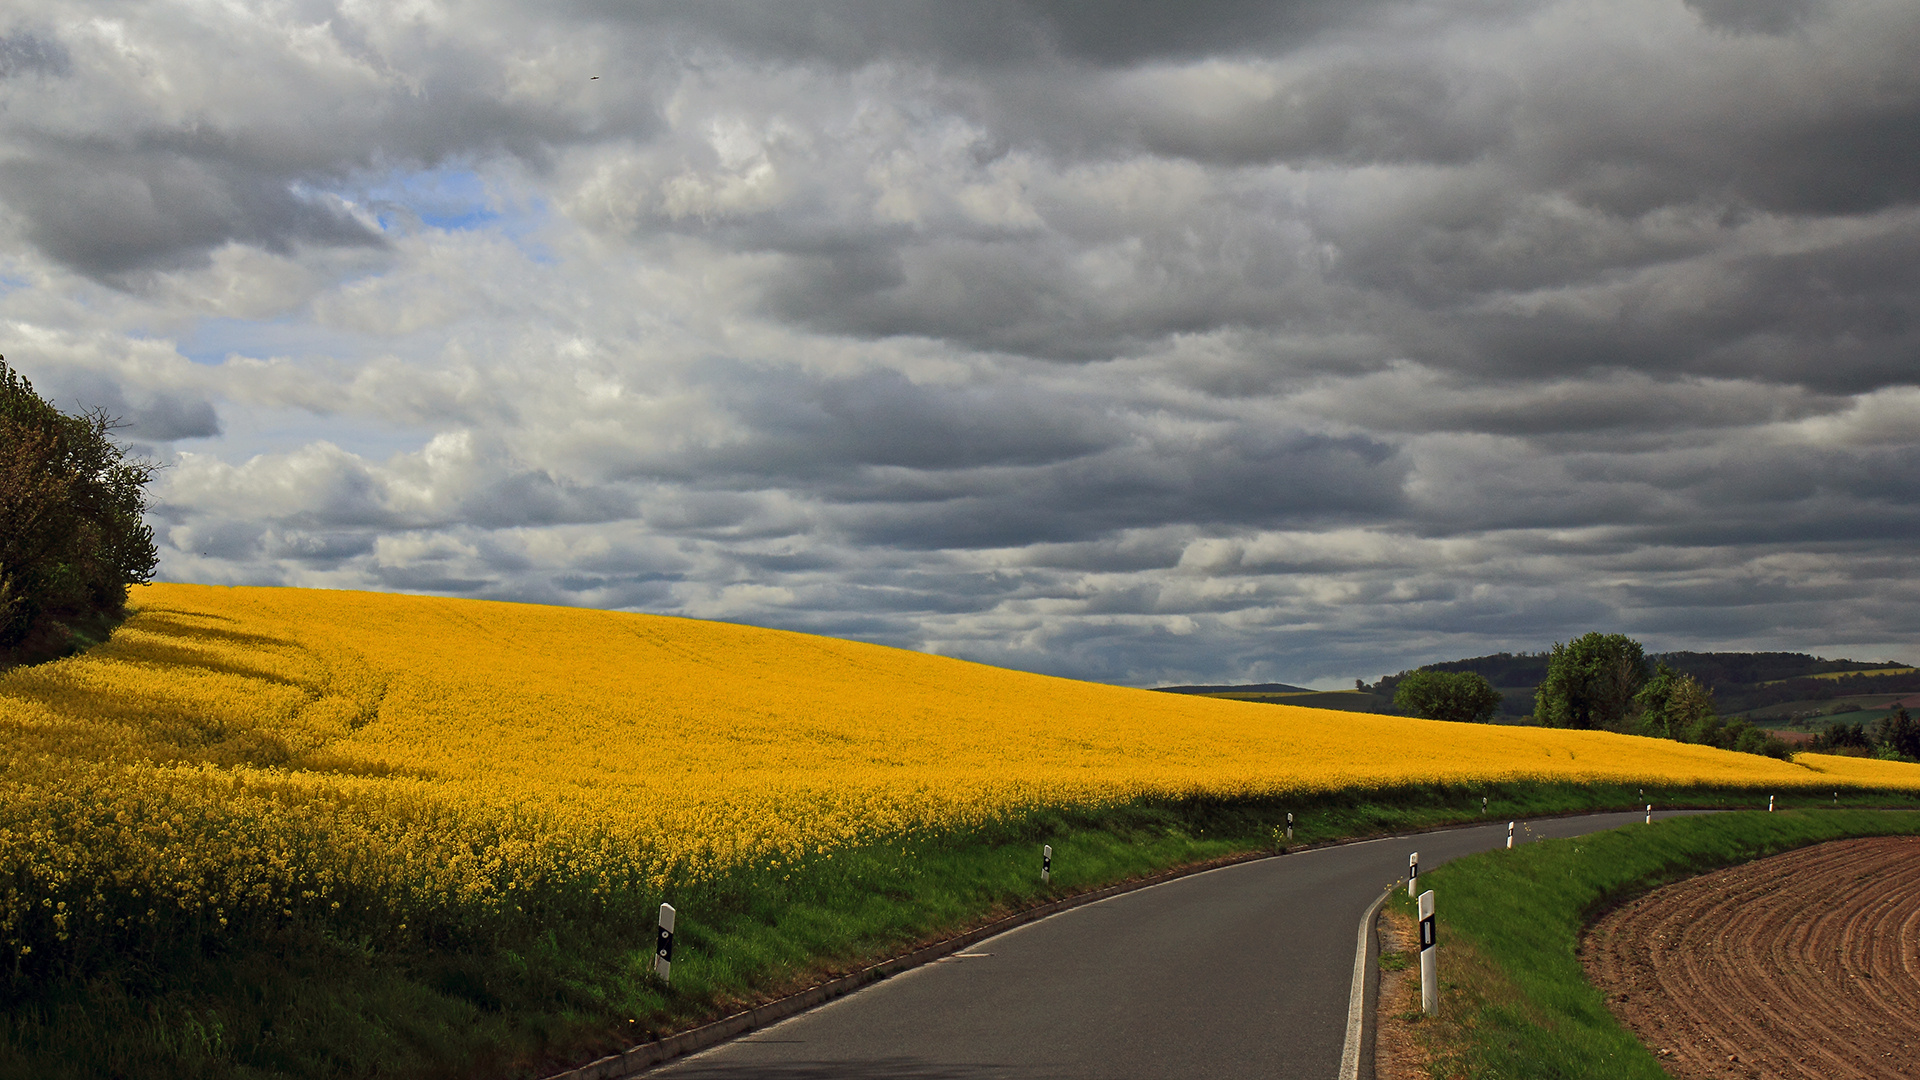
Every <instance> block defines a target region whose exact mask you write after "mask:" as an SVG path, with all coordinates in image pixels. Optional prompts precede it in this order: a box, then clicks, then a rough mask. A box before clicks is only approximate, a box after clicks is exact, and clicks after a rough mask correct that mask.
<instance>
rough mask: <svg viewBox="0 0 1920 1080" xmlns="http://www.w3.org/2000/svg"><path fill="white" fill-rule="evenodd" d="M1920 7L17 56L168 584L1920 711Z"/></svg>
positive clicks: (452, 35) (47, 362)
mask: <svg viewBox="0 0 1920 1080" xmlns="http://www.w3.org/2000/svg"><path fill="white" fill-rule="evenodd" d="M1916 56H1920V5H1915V4H1914V3H1912V0H1684V2H1683V0H1613V2H1608V3H1593V2H1585V3H1555V2H1535V3H1513V2H1506V0H1452V2H1434V3H1426V2H1421V3H1398V2H1353V0H1341V2H1334V0H1308V2H1295V3H1286V2H1271V0H1269V2H1263V3H1254V2H1246V0H1185V2H1183V3H1179V4H1169V3H1144V2H1118V3H1088V2H1072V3H1070V2H1066V0H970V2H967V3H951V2H935V0H868V2H853V0H844V2H831V0H820V2H803V0H781V2H763V3H743V2H735V0H697V2H696V0H686V2H680V3H649V2H644V0H575V2H554V0H542V2H539V3H534V2H509V0H473V2H447V0H400V2H395V0H379V2H373V0H260V2H252V3H245V4H208V3H189V2H184V0H182V2H145V3H141V2H127V0H58V2H53V0H12V2H10V3H8V4H7V5H6V7H5V9H4V12H0V353H4V355H5V356H6V359H7V362H8V363H9V364H11V365H13V366H15V367H16V368H18V369H19V370H20V371H21V372H23V373H24V374H26V375H27V376H28V377H29V378H31V379H32V380H33V381H34V383H35V385H36V386H37V387H38V388H39V389H40V390H42V391H43V392H45V393H47V394H48V395H49V396H50V397H52V398H54V399H55V400H56V401H58V402H59V403H60V404H61V405H63V406H64V407H68V408H76V409H77V408H92V407H97V408H104V409H106V410H107V411H109V412H111V413H113V414H115V415H117V416H120V417H122V418H124V420H125V421H126V424H127V426H126V427H125V428H124V429H123V432H122V435H123V438H124V439H125V441H127V442H129V443H131V444H133V445H134V446H136V447H137V448H138V449H139V450H140V451H141V452H143V453H145V454H147V455H149V456H151V457H152V458H155V459H157V460H160V461H163V462H165V463H166V465H167V468H166V469H165V470H164V471H163V473H162V474H161V477H160V479H159V480H158V481H157V483H156V485H155V496H156V505H155V507H154V510H153V512H152V522H153V524H154V527H155V530H156V533H157V535H158V539H159V543H160V547H161V553H162V559H161V571H160V577H161V578H163V579H166V580H179V581H199V582H216V583H232V584H289V585H305V586H317V587H328V588H365V589H380V590H398V591H412V592H426V593H439V594H448V595H462V596H476V597H490V598H500V599H511V600H528V601H538V602H546V603H560V604H575V605H590V606H594V607H606V608H625V609H632V610H640V611H651V612H662V613H672V614H683V615H692V616H698V617H702V618H716V619H726V620H732V621H739V622H748V623H755V624H760V625H767V626H779V627H787V628H793V629H800V630H807V631H814V632H819V633H827V634H834V635H838V636H844V637H853V638H860V639H864V640H870V641H877V642H883V643H887V644H893V645H902V646H907V647H910V648H916V649H923V650H929V651H935V652H940V653H945V654H949V655H955V656H963V657H967V658H970V659H977V660H983V661H987V662H990V663H995V664H1002V665H1007V666H1012V667H1018V668H1025V669H1030V670H1037V671H1045V672H1050V673H1057V674H1065V675H1072V676H1077V677H1081V678H1089V679H1096V680H1102V681H1110V682H1120V683H1129V684H1135V685H1156V684H1163V683H1174V682H1194V681H1209V682H1225V681H1267V680H1280V681H1288V682H1299V683H1310V684H1314V685H1321V686H1338V685H1342V684H1347V683H1349V682H1350V680H1351V679H1353V678H1355V677H1365V678H1369V679H1371V678H1373V677H1376V676H1378V675H1380V674H1382V673H1386V672H1392V671H1397V670H1400V669H1401V668H1404V667H1410V666H1413V665H1416V664H1419V663H1422V662H1428V661H1433V660H1441V659H1451V658H1455V657H1460V656H1468V655H1475V654H1480V653H1486V652H1492V651H1497V650H1519V649H1529V650H1530V649H1539V648H1543V647H1546V646H1548V645H1550V644H1551V643H1552V642H1554V641H1556V640H1566V639H1568V638H1570V637H1572V636H1574V635H1577V634H1580V633H1583V632H1585V631H1588V630H1595V629H1598V630H1607V631H1620V632H1625V633H1629V634H1632V635H1634V636H1636V637H1638V638H1640V639H1641V640H1642V641H1644V642H1645V643H1646V644H1647V646H1648V647H1649V649H1659V650H1665V649H1681V648H1693V649H1760V648H1780V649H1791V650H1796V651H1813V652H1819V653H1822V654H1824V655H1829V656H1851V657H1854V658H1856V659H1882V658H1894V659H1902V660H1914V659H1916V658H1920V647H1917V646H1920V603H1917V602H1916V601H1920V573H1916V571H1920V557H1917V556H1920V64H1916V63H1915V62H1914V58H1915V57H1916Z"/></svg>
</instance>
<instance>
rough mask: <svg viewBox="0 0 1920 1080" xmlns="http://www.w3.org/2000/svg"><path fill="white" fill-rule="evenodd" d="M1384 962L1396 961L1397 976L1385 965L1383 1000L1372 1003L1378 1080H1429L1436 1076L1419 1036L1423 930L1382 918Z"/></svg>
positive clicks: (1387, 913) (1387, 915) (1400, 919)
mask: <svg viewBox="0 0 1920 1080" xmlns="http://www.w3.org/2000/svg"><path fill="white" fill-rule="evenodd" d="M1379 932H1380V958H1381V960H1382V961H1385V960H1387V958H1389V957H1392V956H1398V957H1400V958H1401V959H1402V960H1404V961H1405V966H1403V967H1401V968H1399V970H1389V969H1388V965H1387V964H1386V963H1382V964H1381V972H1380V996H1379V998H1378V999H1376V1000H1375V1002H1374V1013H1373V1016H1374V1023H1373V1032H1374V1034H1373V1076H1374V1080H1427V1078H1428V1077H1429V1076H1431V1075H1432V1070H1431V1069H1430V1068H1429V1066H1428V1060H1429V1059H1428V1055H1427V1051H1426V1047H1425V1046H1424V1045H1422V1043H1421V1041H1420V1039H1419V1038H1418V1037H1417V1035H1416V1025H1417V1024H1418V1023H1419V1022H1420V1021H1419V1019H1418V1018H1419V1017H1420V1016H1421V1013H1420V964H1419V963H1418V961H1417V959H1416V957H1417V956H1418V955H1419V951H1420V930H1419V928H1418V927H1417V926H1416V925H1414V921H1413V920H1412V919H1409V918H1407V917H1406V916H1405V915H1402V914H1401V913H1400V912H1398V911H1396V910H1394V909H1392V908H1387V909H1385V910H1383V911H1382V912H1381V913H1380V924H1379Z"/></svg>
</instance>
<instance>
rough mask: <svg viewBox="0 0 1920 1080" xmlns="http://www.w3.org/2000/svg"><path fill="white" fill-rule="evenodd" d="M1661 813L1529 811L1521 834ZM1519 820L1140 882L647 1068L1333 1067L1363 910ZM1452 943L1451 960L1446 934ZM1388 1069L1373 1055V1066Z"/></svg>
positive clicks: (1054, 1077)
mask: <svg viewBox="0 0 1920 1080" xmlns="http://www.w3.org/2000/svg"><path fill="white" fill-rule="evenodd" d="M1667 816H1671V815H1667V814H1656V815H1655V817H1667ZM1642 819H1643V815H1641V814H1639V813H1629V814H1596V815H1590V816H1586V817H1577V818H1553V819H1546V820H1541V821H1533V822H1522V827H1521V829H1520V830H1519V833H1518V839H1517V840H1516V842H1524V841H1525V840H1528V839H1534V838H1540V837H1547V836H1577V835H1580V834H1583V833H1588V832H1596V831H1599V830H1602V829H1609V828H1613V827H1615V826H1618V825H1623V824H1627V823H1629V822H1638V821H1641V820H1642ZM1506 829H1507V827H1506V822H1505V821H1501V822H1500V823H1498V824H1495V825H1486V826H1474V827H1468V828H1463V829H1452V830H1447V831H1444V832H1432V833H1422V834H1419V835H1412V836H1404V837H1393V838H1389V839H1383V840H1372V841H1368V842H1365V843H1359V844H1348V845H1344V846H1341V847H1331V848H1321V849H1318V850H1314V851H1305V852H1300V853H1297V854H1293V855H1287V856H1284V857H1281V858H1275V859H1262V860H1259V861H1256V862H1249V863H1240V864H1237V865H1234V866H1229V867H1224V868H1222V869H1219V870H1213V871H1209V872H1207V873H1204V874H1195V875H1193V876H1191V877H1185V878H1180V879H1177V880H1175V881H1170V882H1167V883H1166V884H1163V885H1156V886H1154V887H1152V888H1148V889H1141V890H1139V891H1137V892H1131V893H1124V894H1122V895H1120V896H1116V897H1113V898H1111V899H1108V900H1103V901H1100V902H1098V903H1094V904H1088V905H1086V906H1084V907H1077V908H1072V909H1069V910H1067V911H1063V912H1061V913H1060V914H1058V915H1054V916H1051V917H1049V918H1046V919H1043V920H1041V921H1039V922H1034V923H1029V924H1028V925H1026V926H1023V927H1020V928H1018V929H1014V930H1010V931H1008V932H1007V933H1005V934H1002V935H1000V936H998V937H995V938H989V939H987V940H985V941H982V942H980V943H978V944H976V945H974V946H973V947H971V948H969V949H967V950H965V951H964V952H962V953H959V954H955V955H953V956H949V957H947V958H945V959H942V960H939V961H936V962H934V963H932V964H928V965H926V966H924V967H921V968H917V969H915V970H913V971H909V972H905V973H903V974H900V975H896V976H894V977H893V978H891V979H887V980H884V981H882V982H879V983H876V984H874V985H873V986H871V987H869V988H867V989H864V990H861V991H860V992H858V993H856V994H852V995H849V996H847V997H845V998H842V999H840V1000H838V1001H835V1002H832V1003H830V1004H827V1005H824V1006H822V1007H820V1008H818V1009H815V1010H813V1011H811V1012H807V1013H803V1014H801V1015H799V1016H795V1017H793V1018H791V1019H788V1020H786V1021H784V1022H782V1023H779V1024H776V1025H773V1026H772V1027H768V1028H765V1029H763V1030H760V1031H757V1032H754V1033H752V1034H749V1035H746V1036H743V1037H741V1038H739V1039H736V1040H734V1041H732V1042H729V1043H725V1044H722V1045H720V1046H717V1047H714V1048H712V1049H710V1050H707V1051H704V1052H702V1053H699V1054H696V1055H693V1056H691V1057H687V1058H683V1059H681V1060H679V1061H674V1062H669V1063H667V1064H665V1065H662V1066H660V1067H659V1068H657V1069H655V1070H653V1071H652V1072H649V1073H648V1074H647V1075H648V1076H649V1077H662V1078H664V1077H675V1078H682V1080H690V1078H702V1080H708V1078H712V1080H718V1078H722V1077H724V1078H727V1080H744V1078H748V1077H753V1078H766V1080H879V1078H883V1077H884V1078H889V1080H893V1078H899V1080H987V1078H995V1080H998V1078H1009V1080H1013V1078H1018V1080H1123V1078H1124V1080H1135V1078H1138V1080H1148V1078H1153V1080H1158V1078H1172V1077H1180V1078H1183V1080H1202V1078H1213V1077H1218V1078H1221V1080H1250V1078H1255V1077H1259V1078H1266V1077H1275V1078H1291V1077H1301V1078H1311V1080H1333V1078H1334V1077H1335V1076H1336V1074H1337V1073H1338V1071H1339V1068H1340V1060H1341V1050H1342V1047H1343V1046H1344V1044H1345V1041H1346V1035H1347V1016H1348V998H1349V994H1350V991H1351V986H1352V981H1353V971H1354V953H1355V943H1356V939H1357V937H1358V929H1359V923H1360V919H1361V916H1362V915H1363V914H1364V913H1365V912H1366V910H1367V908H1368V907H1369V905H1371V904H1372V903H1373V901H1374V900H1375V899H1376V898H1378V897H1379V896H1380V894H1381V892H1382V891H1383V890H1384V889H1386V888H1387V887H1388V886H1389V885H1391V884H1393V883H1395V882H1399V881H1404V880H1405V877H1406V869H1407V854H1408V853H1409V852H1411V851H1416V850H1417V851H1419V852H1420V866H1421V870H1422V872H1423V873H1424V872H1425V871H1426V870H1428V869H1431V868H1432V867H1435V866H1438V865H1440V864H1441V863H1443V862H1445V861H1447V860H1448V859H1452V858H1456V857H1458V856H1461V855H1466V854H1470V853H1472V852H1476V851H1484V850H1486V849H1489V848H1495V847H1499V846H1501V845H1502V844H1504V843H1505V842H1506ZM1445 902H1446V901H1445V898H1444V897H1442V898H1440V903H1441V904H1442V905H1444V904H1445ZM1440 947H1441V956H1442V961H1441V962H1442V965H1443V970H1444V964H1445V959H1444V958H1445V953H1446V942H1444V941H1443V942H1441V943H1440ZM1368 970H1369V971H1371V970H1373V968H1372V966H1371V965H1369V966H1368ZM1362 1056H1363V1058H1370V1057H1371V1054H1366V1055H1362ZM1370 1072H1371V1068H1370V1066H1367V1067H1364V1068H1363V1072H1362V1073H1361V1075H1362V1076H1363V1077H1365V1076H1367V1075H1369V1074H1370Z"/></svg>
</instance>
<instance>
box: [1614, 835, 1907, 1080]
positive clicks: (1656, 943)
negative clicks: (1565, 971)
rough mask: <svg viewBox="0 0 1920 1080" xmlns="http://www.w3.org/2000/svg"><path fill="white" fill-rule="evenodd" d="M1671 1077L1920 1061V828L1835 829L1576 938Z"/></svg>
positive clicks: (1860, 1070) (1886, 1066) (1871, 1073)
mask: <svg viewBox="0 0 1920 1080" xmlns="http://www.w3.org/2000/svg"><path fill="white" fill-rule="evenodd" d="M1581 962H1582V963H1583V964H1584V965H1585V967H1586V970H1587V975H1588V977H1589V978H1590V979H1592V981H1593V983H1594V985H1595V986H1598V987H1599V988H1600V989H1601V990H1602V991H1603V992H1604V993H1605V994H1606V997H1607V1005H1608V1007H1609V1008H1610V1009H1612V1010H1613V1013H1614V1015H1615V1016H1617V1017H1618V1018H1619V1019H1620V1022H1621V1023H1622V1024H1623V1025H1625V1026H1626V1027H1627V1029H1628V1030H1630V1031H1632V1032H1633V1033H1634V1034H1636V1035H1638V1036H1639V1037H1640V1040H1641V1041H1642V1042H1644V1043H1645V1044H1646V1045H1647V1047H1648V1049H1649V1050H1651V1051H1653V1053H1654V1054H1655V1055H1656V1056H1657V1057H1658V1058H1659V1060H1660V1062H1661V1064H1662V1065H1664V1066H1665V1067H1666V1069H1667V1071H1668V1072H1670V1073H1671V1074H1672V1075H1674V1076H1675V1077H1680V1078H1683V1080H1687V1078H1707V1077H1712V1078H1716V1080H1732V1078H1739V1080H1749V1078H1754V1080H1758V1078H1766V1080H1774V1078H1781V1080H1786V1078H1799V1077H1808V1078H1813V1077H1818V1078H1821V1080H1867V1078H1874V1080H1878V1078H1882V1077H1884V1078H1888V1080H1896V1078H1907V1077H1911V1076H1913V1075H1914V1074H1915V1070H1916V1067H1920V1066H1917V1065H1916V1063H1920V1025H1916V1024H1915V1023H1914V1019H1913V1018H1914V1017H1915V1016H1916V1015H1920V837H1871V838H1866V839H1857V840H1837V841H1833V842H1831V843H1826V844H1818V845H1815V846H1813V847H1809V848H1804V849H1801V850H1799V851H1792V852H1788V853H1786V854H1784V855H1776V856H1774V857H1772V858H1768V859H1761V860H1758V861H1756V862H1751V863H1746V864H1744V865H1741V866H1735V867H1729V868H1727V869H1725V870H1719V871H1715V872H1713V873H1710V874H1704V875H1702V876H1700V877H1696V878H1690V879H1688V880H1686V881H1681V882H1677V883H1675V884H1672V885H1668V886H1665V887H1664V888H1660V889H1656V890H1654V891H1653V892H1651V893H1648V894H1646V895H1645V896H1642V897H1640V898H1638V899H1636V900H1633V901H1631V902H1629V903H1627V904H1625V905H1623V906H1621V907H1620V908H1617V909H1616V910H1614V911H1613V912H1611V913H1609V914H1608V915H1607V916H1605V917H1604V918H1603V919H1601V920H1600V922H1599V923H1597V924H1596V925H1595V926H1594V927H1593V929H1592V930H1591V932H1589V934H1588V935H1587V938H1586V940H1585V942H1584V943H1583V944H1582V946H1581Z"/></svg>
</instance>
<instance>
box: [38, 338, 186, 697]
mask: <svg viewBox="0 0 1920 1080" xmlns="http://www.w3.org/2000/svg"><path fill="white" fill-rule="evenodd" d="M113 426H114V424H113V421H112V420H111V419H109V418H108V417H107V416H106V415H105V414H104V413H100V412H91V413H87V414H84V415H81V416H69V415H67V414H65V413H62V412H61V411H60V410H58V409H56V408H54V407H53V406H52V405H51V404H49V403H48V402H47V401H46V400H45V399H43V398H41V397H40V395H39V394H36V393H35V392H34V389H33V384H32V383H30V382H28V381H27V380H25V379H23V378H21V377H20V376H19V374H18V373H16V372H15V371H14V370H13V369H12V368H10V367H8V366H7V365H6V363H5V362H4V359H3V358H0V662H5V661H8V660H15V659H20V658H22V654H23V653H25V654H31V653H33V652H35V651H46V650H47V648H48V646H49V645H50V644H52V645H57V644H59V643H62V642H64V638H65V635H64V634H63V633H62V630H63V628H64V624H68V623H73V622H85V621H88V620H89V619H91V618H95V617H98V616H102V615H108V616H115V615H118V614H119V613H120V612H121V611H122V609H123V608H124V607H125V605H126V601H127V586H129V585H132V584H137V583H141V582H145V581H148V580H151V579H152V577H153V570H154V567H155V565H157V563H158V562H159V553H158V552H157V551H156V550H155V549H154V546H153V530H152V529H151V528H149V527H148V526H147V525H146V523H145V522H144V521H143V520H142V517H143V515H144V514H145V512H146V508H147V502H146V494H145V488H146V484H147V482H148V481H149V480H150V479H152V477H153V470H154V468H155V466H154V465H152V464H151V463H148V462H144V461H139V460H130V459H128V458H127V456H126V453H125V451H123V450H121V449H120V447H118V446H116V445H114V443H113V441H112V440H111V439H109V438H108V435H109V433H110V432H111V431H112V430H113ZM52 651H55V652H57V651H60V650H58V649H57V648H55V649H53V650H52Z"/></svg>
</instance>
